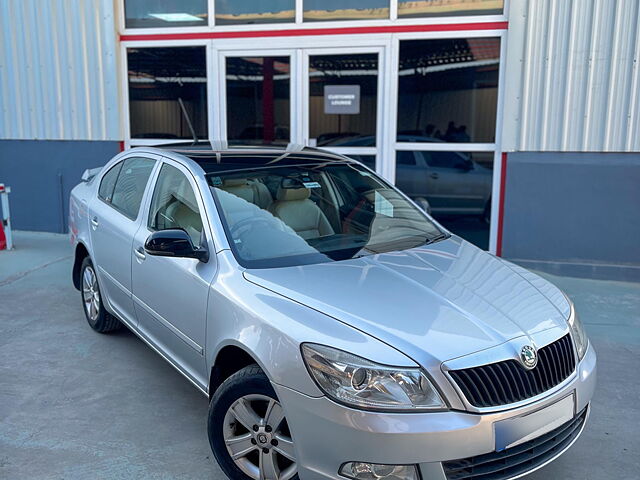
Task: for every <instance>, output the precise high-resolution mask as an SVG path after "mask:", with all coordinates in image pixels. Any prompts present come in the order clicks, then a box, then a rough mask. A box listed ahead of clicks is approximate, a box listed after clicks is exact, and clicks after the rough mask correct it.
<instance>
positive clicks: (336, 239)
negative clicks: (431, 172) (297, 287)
mask: <svg viewBox="0 0 640 480" xmlns="http://www.w3.org/2000/svg"><path fill="white" fill-rule="evenodd" d="M207 178H208V181H209V186H210V188H211V191H212V193H213V195H214V198H215V200H216V203H217V205H218V209H219V211H220V212H221V216H222V220H223V224H224V228H225V231H226V234H227V237H228V239H229V243H230V244H231V248H232V250H233V253H234V255H235V257H236V259H237V260H238V262H239V263H240V264H241V265H242V266H244V267H246V268H273V267H285V266H294V265H304V264H311V263H324V262H334V261H340V260H347V259H352V258H357V257H361V256H365V255H372V254H377V253H384V252H391V251H398V250H405V249H409V248H413V247H417V246H420V245H424V244H425V243H428V242H431V241H434V240H437V239H441V238H444V236H445V235H444V233H443V232H442V231H440V230H439V229H438V227H437V226H436V225H435V224H434V223H433V222H432V221H431V220H430V219H429V218H428V217H427V216H426V215H425V214H424V213H423V212H422V211H421V210H419V209H418V208H416V207H415V206H413V205H412V204H411V203H409V202H408V201H407V200H405V198H404V197H403V196H402V195H401V194H400V193H398V191H397V190H395V189H394V188H393V187H391V186H390V185H388V184H387V183H386V182H384V181H383V180H382V179H380V178H379V177H377V176H376V175H375V174H374V173H372V172H371V171H370V170H368V169H367V168H365V167H363V166H361V165H359V164H356V163H350V162H323V163H317V164H304V165H288V166H281V167H279V166H269V165H266V166H264V167H257V168H256V167H253V168H251V169H239V170H233V171H226V172H215V173H210V174H208V175H207Z"/></svg>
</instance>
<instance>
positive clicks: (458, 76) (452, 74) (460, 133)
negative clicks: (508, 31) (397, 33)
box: [398, 38, 500, 143]
mask: <svg viewBox="0 0 640 480" xmlns="http://www.w3.org/2000/svg"><path fill="white" fill-rule="evenodd" d="M499 63H500V39H499V38H469V39H466V38H455V39H440V40H405V41H402V42H400V64H399V70H398V75H399V78H398V141H409V142H449V143H469V142H472V143H493V142H494V141H495V131H496V106H497V99H498V68H499ZM403 137H404V138H403Z"/></svg>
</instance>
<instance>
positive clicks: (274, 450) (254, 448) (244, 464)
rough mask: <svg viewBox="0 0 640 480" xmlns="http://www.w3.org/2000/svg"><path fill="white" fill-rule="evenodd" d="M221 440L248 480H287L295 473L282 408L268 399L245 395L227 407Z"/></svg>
mask: <svg viewBox="0 0 640 480" xmlns="http://www.w3.org/2000/svg"><path fill="white" fill-rule="evenodd" d="M223 437H224V443H225V445H226V447H227V451H228V452H229V455H230V456H231V458H232V460H233V461H234V462H235V464H236V466H237V467H238V468H239V469H240V470H242V471H243V472H244V473H245V474H246V475H248V476H249V477H250V478H253V479H255V480H288V479H290V478H292V477H293V476H294V475H295V474H296V473H297V465H296V459H295V454H294V451H293V441H292V439H291V433H290V432H289V427H288V425H287V421H286V419H285V417H284V411H283V409H282V405H280V403H279V402H278V401H277V400H274V399H273V398H271V397H268V396H266V395H259V394H252V395H245V396H243V397H240V398H239V399H238V400H236V401H235V402H234V403H233V404H231V407H229V409H228V410H227V413H226V414H225V418H224V426H223Z"/></svg>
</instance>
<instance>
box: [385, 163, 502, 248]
mask: <svg viewBox="0 0 640 480" xmlns="http://www.w3.org/2000/svg"><path fill="white" fill-rule="evenodd" d="M493 155H494V154H493V152H473V153H468V152H439V151H434V152H422V151H398V152H397V153H396V186H397V187H398V188H399V189H400V190H402V191H403V192H404V193H405V194H406V195H407V196H409V197H410V198H411V199H412V200H413V201H415V202H416V203H417V204H418V205H420V206H421V207H422V209H423V210H425V211H427V212H429V213H430V214H432V215H433V216H434V217H435V218H437V219H438V221H439V222H441V223H442V224H443V225H444V226H445V227H447V228H448V229H450V230H451V231H452V232H454V233H456V234H458V235H460V236H462V237H463V238H465V239H467V240H469V241H471V242H472V243H475V244H476V245H477V246H479V247H481V248H484V249H487V248H488V245H489V221H490V219H491V190H492V182H493Z"/></svg>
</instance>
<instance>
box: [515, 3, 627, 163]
mask: <svg viewBox="0 0 640 480" xmlns="http://www.w3.org/2000/svg"><path fill="white" fill-rule="evenodd" d="M510 5H511V8H510V14H509V33H508V53H507V65H506V72H507V73H506V85H505V111H504V115H505V117H504V118H505V121H504V124H503V133H502V140H503V149H504V150H505V151H518V150H519V151H639V150H640V133H639V132H640V98H639V97H640V68H639V66H638V62H639V61H640V2H638V0H615V1H611V0H573V1H566V0H528V1H526V0H522V1H516V0H512V1H511V4H510Z"/></svg>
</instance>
